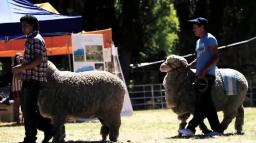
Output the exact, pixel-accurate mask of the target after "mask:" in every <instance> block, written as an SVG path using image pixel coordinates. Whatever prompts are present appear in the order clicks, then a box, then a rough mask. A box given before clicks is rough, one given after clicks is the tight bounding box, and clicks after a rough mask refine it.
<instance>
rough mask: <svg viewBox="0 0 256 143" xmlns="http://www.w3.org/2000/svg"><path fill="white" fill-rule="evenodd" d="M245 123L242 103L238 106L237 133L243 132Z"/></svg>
mask: <svg viewBox="0 0 256 143" xmlns="http://www.w3.org/2000/svg"><path fill="white" fill-rule="evenodd" d="M243 125H244V107H243V105H241V106H240V107H239V108H238V111H237V114H236V120H235V129H236V132H237V134H243Z"/></svg>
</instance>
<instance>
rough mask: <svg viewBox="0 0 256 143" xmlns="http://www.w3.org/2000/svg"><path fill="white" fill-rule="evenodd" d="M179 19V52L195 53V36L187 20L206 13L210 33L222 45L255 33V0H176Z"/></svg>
mask: <svg viewBox="0 0 256 143" xmlns="http://www.w3.org/2000/svg"><path fill="white" fill-rule="evenodd" d="M174 6H175V9H176V10H177V15H178V17H179V22H180V33H179V39H180V43H179V49H178V51H179V54H181V55H183V54H188V53H192V52H194V48H195V40H196V39H195V38H192V37H194V36H193V34H192V32H191V26H190V25H189V24H188V22H187V20H188V19H192V18H195V17H199V16H203V17H206V18H207V19H208V20H209V27H208V28H209V32H211V33H212V34H213V35H215V36H216V37H217V39H218V42H219V45H225V44H230V43H233V42H238V41H241V40H245V39H248V38H250V37H252V36H254V35H255V33H256V28H255V23H256V20H255V18H254V17H255V13H256V1H253V0H248V1H240V0H190V1H188V0H175V2H174Z"/></svg>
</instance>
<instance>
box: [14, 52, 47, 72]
mask: <svg viewBox="0 0 256 143" xmlns="http://www.w3.org/2000/svg"><path fill="white" fill-rule="evenodd" d="M42 62H43V56H42V55H36V56H35V58H34V60H33V61H32V62H30V63H26V64H22V65H18V66H15V67H13V70H12V72H13V75H14V76H17V75H18V74H20V73H21V72H22V71H24V70H30V69H34V68H35V67H37V66H38V65H40V64H41V63H42Z"/></svg>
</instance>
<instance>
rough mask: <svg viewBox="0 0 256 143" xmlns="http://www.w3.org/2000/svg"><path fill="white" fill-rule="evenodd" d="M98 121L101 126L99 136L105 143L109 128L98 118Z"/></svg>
mask: <svg viewBox="0 0 256 143" xmlns="http://www.w3.org/2000/svg"><path fill="white" fill-rule="evenodd" d="M99 120H100V122H101V124H102V126H101V129H100V134H101V136H102V141H106V139H107V136H108V134H109V128H108V127H107V126H106V125H105V124H104V121H103V120H102V119H100V118H99Z"/></svg>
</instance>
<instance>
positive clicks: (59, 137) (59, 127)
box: [53, 117, 66, 143]
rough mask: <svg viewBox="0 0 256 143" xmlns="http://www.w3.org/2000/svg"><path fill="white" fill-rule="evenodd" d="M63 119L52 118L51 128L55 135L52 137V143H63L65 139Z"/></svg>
mask: <svg viewBox="0 0 256 143" xmlns="http://www.w3.org/2000/svg"><path fill="white" fill-rule="evenodd" d="M64 123H65V118H59V117H56V118H53V127H54V131H55V134H54V136H53V143H64V142H65V141H64V138H65V136H66V135H65V126H64Z"/></svg>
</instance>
